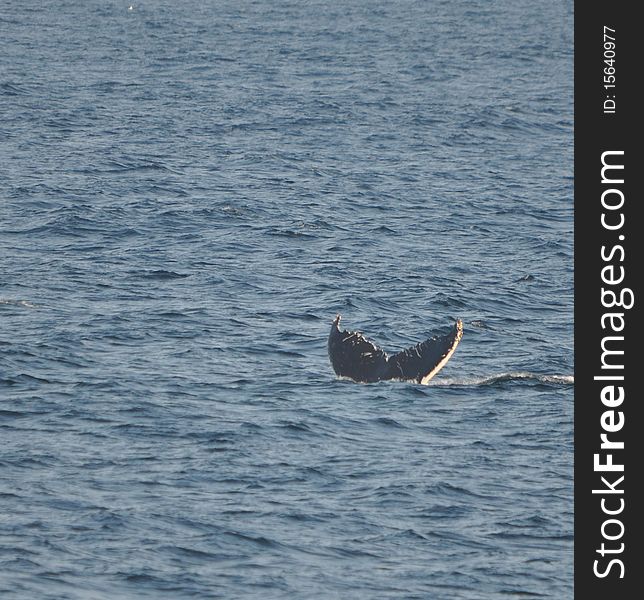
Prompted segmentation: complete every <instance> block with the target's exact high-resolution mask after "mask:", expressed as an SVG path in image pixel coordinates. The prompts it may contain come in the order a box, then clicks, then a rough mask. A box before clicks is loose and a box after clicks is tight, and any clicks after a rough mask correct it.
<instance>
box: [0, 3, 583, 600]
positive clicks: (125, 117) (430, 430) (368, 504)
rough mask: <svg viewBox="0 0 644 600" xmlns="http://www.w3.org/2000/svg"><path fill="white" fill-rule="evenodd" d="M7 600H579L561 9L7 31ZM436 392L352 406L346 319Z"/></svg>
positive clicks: (568, 72)
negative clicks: (426, 362) (425, 365)
mask: <svg viewBox="0 0 644 600" xmlns="http://www.w3.org/2000/svg"><path fill="white" fill-rule="evenodd" d="M0 40H1V42H0V44H1V48H2V56H1V58H0V111H1V115H2V118H1V120H0V226H1V229H0V259H1V262H0V398H1V399H0V431H1V438H0V439H1V440H2V447H1V448H0V507H1V509H0V595H2V597H3V598H6V599H7V600H15V599H18V598H19V599H23V598H24V599H32V598H39V599H54V598H56V599H58V598H65V599H71V600H76V599H87V598H89V599H96V600H104V599H105V600H107V599H110V600H112V599H114V598H123V599H129V598H132V599H134V598H147V597H149V598H188V597H191V598H194V597H198V598H231V599H232V598H235V599H236V598H359V599H372V598H397V599H398V598H423V599H425V598H432V599H435V598H440V599H442V598H445V599H450V600H453V599H461V598H468V599H474V598H476V599H483V598H499V597H517V598H518V597H524V596H531V597H542V598H557V599H561V598H569V597H572V502H573V500H572V496H573V490H572V401H573V384H574V380H573V376H572V373H573V350H572V337H573V336H572V330H573V289H572V281H573V275H572V256H573V247H572V227H573V224H572V134H573V114H572V3H571V2H563V3H560V2H547V3H532V2H528V1H527V0H521V1H516V0H512V1H510V0H498V1H494V2H483V1H482V0H479V1H475V2H451V1H450V2H447V1H439V2H431V3H430V2H422V1H414V0H409V1H393V2H391V1H388V2H384V1H382V2H381V1H376V2H373V1H367V0H351V1H349V2H343V3H326V2H322V1H321V0H319V1H315V0H313V1H311V2H296V1H295V0H293V1H290V2H287V1H278V2H267V1H264V0H257V1H255V2H250V1H249V2H246V1H242V2H209V3H200V2H196V1H195V0H188V1H185V2H180V3H177V2H169V1H167V0H159V1H155V2H151V1H148V2H140V3H135V4H133V5H132V6H130V5H129V3H128V2H114V1H107V2H105V1H102V2H98V1H95V0H90V1H87V2H71V1H62V2H53V1H50V0H45V1H40V2H35V1H31V0H26V1H25V2H22V3H18V4H16V3H5V4H3V5H2V6H0ZM338 312H339V313H342V315H343V318H344V320H343V325H345V326H346V327H347V328H350V329H360V330H362V331H364V332H365V333H366V334H367V335H368V336H370V337H372V338H374V339H376V340H378V341H379V342H380V343H381V344H382V345H383V346H384V347H385V348H387V349H389V350H392V351H393V350H399V349H402V348H404V347H407V346H410V345H411V344H413V343H416V342H418V341H421V340H422V339H424V338H426V337H428V336H429V335H431V334H433V333H439V332H442V331H444V330H445V328H446V327H448V326H449V325H450V323H451V322H452V320H453V319H454V318H461V319H463V322H464V328H465V333H464V337H463V340H462V342H461V344H460V346H459V347H458V349H457V350H456V353H455V354H454V356H453V357H452V359H451V361H450V362H449V363H448V365H447V366H446V367H445V368H444V369H443V371H441V373H440V374H439V375H438V376H437V377H436V378H435V379H434V380H433V381H432V383H431V385H429V386H418V385H411V384H402V383H390V382H384V383H379V384H371V385H360V384H355V383H351V382H348V381H343V380H338V379H336V378H335V376H334V374H333V371H332V369H331V366H330V364H329V361H328V358H327V355H326V337H327V335H328V331H329V329H330V326H331V321H332V319H333V317H334V316H335V314H336V313H338Z"/></svg>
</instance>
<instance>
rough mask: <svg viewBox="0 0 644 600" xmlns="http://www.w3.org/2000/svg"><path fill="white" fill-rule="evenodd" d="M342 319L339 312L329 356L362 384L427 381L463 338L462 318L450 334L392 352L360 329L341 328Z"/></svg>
mask: <svg viewBox="0 0 644 600" xmlns="http://www.w3.org/2000/svg"><path fill="white" fill-rule="evenodd" d="M340 319H341V317H340V315H337V316H336V318H335V319H334V321H333V325H331V333H330V334H329V344H328V347H329V359H330V360H331V365H332V366H333V370H334V371H335V373H336V375H338V376H340V377H349V378H350V379H353V380H354V381H359V382H361V383H372V382H375V381H383V380H387V379H398V380H401V381H414V382H416V383H422V384H426V383H428V382H429V380H430V379H431V378H432V377H434V375H436V373H438V372H439V371H440V370H441V369H442V368H443V367H444V366H445V365H446V364H447V361H448V360H449V359H450V358H451V356H452V354H454V350H456V346H458V343H459V342H460V341H461V338H462V337H463V322H462V321H461V320H460V319H458V320H457V321H456V323H454V326H453V327H452V329H451V330H450V331H449V332H448V333H447V334H445V335H442V336H434V337H432V338H430V339H428V340H425V341H424V342H421V343H419V344H416V345H415V346H412V347H411V348H408V349H407V350H402V351H401V352H398V353H397V354H392V355H389V354H387V353H386V352H385V351H384V350H382V349H380V348H378V346H376V345H375V344H374V343H373V342H371V341H370V340H368V339H367V338H366V337H364V336H363V335H362V334H361V333H358V332H357V331H347V330H343V331H340Z"/></svg>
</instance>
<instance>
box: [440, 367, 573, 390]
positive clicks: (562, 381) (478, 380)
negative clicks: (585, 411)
mask: <svg viewBox="0 0 644 600" xmlns="http://www.w3.org/2000/svg"><path fill="white" fill-rule="evenodd" d="M524 381H527V382H529V383H545V384H553V385H574V384H575V376H574V375H544V374H542V373H531V372H529V371H511V372H508V373H497V374H495V375H483V376H473V377H452V378H449V377H447V378H443V379H439V380H437V381H432V382H431V383H430V384H429V385H433V386H443V387H444V386H490V385H497V384H502V383H507V382H510V383H517V382H524Z"/></svg>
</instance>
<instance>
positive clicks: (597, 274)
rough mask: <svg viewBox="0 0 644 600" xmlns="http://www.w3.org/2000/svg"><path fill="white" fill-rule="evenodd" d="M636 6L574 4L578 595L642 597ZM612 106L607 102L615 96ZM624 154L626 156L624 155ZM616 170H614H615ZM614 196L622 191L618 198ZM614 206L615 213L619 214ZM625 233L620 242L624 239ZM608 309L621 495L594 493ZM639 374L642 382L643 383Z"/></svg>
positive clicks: (642, 164)
mask: <svg viewBox="0 0 644 600" xmlns="http://www.w3.org/2000/svg"><path fill="white" fill-rule="evenodd" d="M637 6H638V5H637V3H634V2H625V1H624V0H613V1H612V2H597V1H595V0H592V1H587V0H586V1H584V0H577V1H576V2H575V6H574V8H575V35H574V40H575V68H574V77H575V81H574V94H575V100H574V102H575V104H574V106H575V142H574V143H575V161H574V168H575V172H574V181H575V200H574V202H575V238H574V242H575V541H574V548H575V560H574V565H575V581H574V584H575V598H580V599H582V598H583V599H584V600H586V599H594V598H619V599H625V598H640V597H641V595H640V594H641V593H642V590H641V587H642V586H641V574H642V572H644V564H643V563H642V561H643V560H644V552H643V551H642V546H643V542H644V540H643V539H642V527H641V516H640V514H641V512H644V494H643V493H642V491H641V490H642V489H643V488H644V481H642V480H643V479H644V473H642V471H644V469H643V468H642V466H643V465H644V448H643V446H644V444H643V443H642V440H643V439H644V423H642V420H641V418H640V417H641V408H640V406H641V404H642V403H644V398H643V397H642V396H643V394H642V391H641V390H640V387H644V346H642V344H641V343H640V339H641V338H640V336H641V333H642V327H641V320H640V314H641V310H640V305H641V304H642V303H644V293H642V286H641V285H640V281H641V279H642V277H641V274H642V271H644V268H643V265H644V252H643V251H642V241H641V240H642V238H643V237H644V219H642V218H640V217H639V215H640V214H641V211H642V209H641V206H640V205H642V204H644V198H643V197H642V193H641V191H640V188H641V184H640V181H639V180H640V178H642V177H644V161H643V160H642V152H641V150H640V148H639V145H640V144H639V139H640V138H641V137H643V136H644V131H643V129H644V128H643V126H642V118H641V116H640V115H641V112H642V110H644V95H640V94H639V90H638V88H639V87H640V86H639V85H638V84H639V81H640V80H642V81H644V28H642V27H641V26H639V24H638V18H637V17H636V15H635V10H636V8H637ZM604 26H607V27H610V28H612V29H614V30H615V38H616V40H615V45H616V47H615V58H614V61H615V62H614V67H615V88H614V89H611V88H606V87H604V83H605V82H604V78H603V76H604V67H607V66H609V65H608V64H606V63H604V58H605V57H604V43H603V42H604V39H603V32H604ZM613 96H614V100H615V113H614V114H608V113H605V112H604V101H605V100H607V99H613V98H612V97H613ZM608 104H610V103H608ZM619 150H622V151H624V156H623V162H622V164H623V165H624V170H623V171H622V173H623V178H624V184H622V185H619V186H616V187H619V189H620V190H621V191H622V192H623V193H624V197H625V202H624V206H623V208H622V209H621V212H623V214H624V218H625V221H624V226H623V228H621V229H619V230H618V231H609V230H607V229H605V228H604V227H603V226H602V224H601V215H602V213H603V212H606V210H605V209H604V208H602V204H601V196H602V193H603V192H604V191H605V190H606V189H607V185H606V184H602V178H601V167H602V162H601V156H602V153H603V152H605V151H619ZM617 161H619V159H617ZM615 174H616V173H615ZM613 197H614V198H617V197H618V196H615V195H614V196H613ZM619 212H620V211H616V212H614V213H611V215H609V216H611V217H615V218H617V213H619ZM620 235H623V236H624V238H623V240H621V239H619V236H620ZM618 244H619V245H622V246H623V248H624V253H625V256H624V259H623V261H619V258H620V257H621V252H616V253H615V255H614V260H613V261H610V262H606V261H605V260H603V259H602V256H601V247H602V245H603V246H605V248H606V252H605V254H607V253H608V251H609V249H610V248H612V247H614V246H615V245H618ZM607 264H614V265H615V266H616V268H619V266H623V267H624V272H625V279H624V282H623V283H622V284H621V285H619V286H613V289H615V291H618V289H619V288H620V287H628V288H630V289H631V290H632V291H633V292H634V296H635V304H634V306H633V307H632V308H631V309H629V310H625V309H622V308H618V309H608V308H606V307H604V306H603V305H602V302H601V289H602V287H604V288H609V287H610V286H607V285H605V284H604V283H603V282H602V279H601V271H602V268H603V267H605V266H606V265H607ZM606 312H623V313H624V319H625V328H624V330H623V331H622V332H620V333H619V334H615V333H613V334H612V335H623V336H624V338H625V339H624V342H623V344H621V349H623V350H624V355H623V356H621V357H619V358H621V359H622V360H623V365H624V369H623V370H622V371H611V373H615V374H617V373H619V374H622V375H623V376H624V382H623V384H622V383H617V382H615V385H623V388H624V392H625V399H624V401H623V403H622V405H621V406H620V407H618V408H614V409H613V410H615V411H623V413H624V419H625V424H624V427H623V429H622V430H621V431H619V432H616V433H612V434H609V437H610V438H611V439H615V440H621V441H623V442H624V449H623V450H615V451H609V450H604V451H603V455H602V456H603V457H604V458H602V461H604V462H605V455H606V454H607V453H612V454H613V462H614V463H616V464H623V465H624V471H623V473H619V476H621V475H624V480H623V481H622V483H621V484H620V485H616V486H615V487H616V488H619V489H623V494H607V495H602V494H593V493H592V490H593V489H598V488H599V489H602V488H603V489H605V488H606V485H604V484H603V483H602V481H601V477H602V475H604V476H606V478H607V479H608V480H609V481H615V479H617V476H616V475H617V474H616V473H610V472H608V473H606V472H605V473H599V472H595V470H594V467H593V461H594V454H596V453H600V452H602V450H601V449H600V445H601V438H600V434H601V433H604V430H603V429H602V425H601V418H602V414H603V413H604V412H605V411H606V410H609V409H608V408H607V407H606V406H604V404H603V403H602V400H601V391H602V389H603V387H604V386H605V385H606V382H605V381H597V380H595V379H594V378H595V376H598V375H606V374H607V371H606V370H602V369H601V355H602V348H601V343H602V338H604V337H605V336H606V335H611V332H610V331H607V330H606V329H603V328H602V315H603V314H604V313H606ZM615 347H617V346H615ZM640 380H642V382H643V383H640ZM602 498H605V499H606V500H605V506H606V507H607V508H608V509H609V510H610V509H613V510H616V509H617V508H619V507H620V506H621V500H620V498H623V500H624V505H623V506H624V508H623V511H622V512H621V513H620V514H618V515H612V516H611V515H607V514H605V512H604V511H603V510H602V505H601V500H602ZM611 518H613V519H619V520H620V521H621V522H622V523H623V526H624V534H623V537H621V538H620V539H617V540H606V539H604V537H603V535H602V525H603V524H604V523H605V522H606V521H607V520H608V519H611ZM604 531H605V532H607V533H608V535H611V536H616V535H618V534H619V532H620V527H619V525H617V524H616V523H609V524H608V525H606V526H605V528H604ZM602 543H604V544H605V547H606V548H611V549H617V548H620V544H621V543H623V544H624V548H623V551H621V552H618V553H615V554H604V556H603V557H602V555H601V553H600V552H598V551H599V550H601V544H602ZM611 558H616V559H618V560H620V561H621V562H622V563H623V565H624V572H623V577H620V575H621V574H622V571H621V567H620V565H619V564H618V563H615V564H613V565H612V567H611V568H610V569H609V570H608V574H607V575H606V576H605V577H599V576H597V575H596V573H595V572H594V565H595V562H594V561H595V560H599V561H600V563H599V568H598V569H597V570H598V571H599V572H600V573H606V571H607V568H608V565H609V561H610V560H611Z"/></svg>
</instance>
